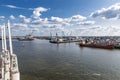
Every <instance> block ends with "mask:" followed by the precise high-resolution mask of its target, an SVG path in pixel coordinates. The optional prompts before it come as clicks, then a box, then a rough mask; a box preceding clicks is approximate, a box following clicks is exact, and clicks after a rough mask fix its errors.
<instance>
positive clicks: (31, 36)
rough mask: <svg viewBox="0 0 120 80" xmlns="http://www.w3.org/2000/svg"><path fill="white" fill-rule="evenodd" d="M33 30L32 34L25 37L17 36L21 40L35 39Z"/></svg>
mask: <svg viewBox="0 0 120 80" xmlns="http://www.w3.org/2000/svg"><path fill="white" fill-rule="evenodd" d="M32 34H33V31H32V33H31V34H29V35H26V36H24V37H21V38H17V39H18V40H19V41H33V40H34V37H33V35H32Z"/></svg>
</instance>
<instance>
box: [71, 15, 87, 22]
mask: <svg viewBox="0 0 120 80" xmlns="http://www.w3.org/2000/svg"><path fill="white" fill-rule="evenodd" d="M71 19H72V21H83V20H86V19H87V18H86V17H84V16H81V15H74V16H72V17H71Z"/></svg>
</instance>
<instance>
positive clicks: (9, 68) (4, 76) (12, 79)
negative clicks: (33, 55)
mask: <svg viewBox="0 0 120 80" xmlns="http://www.w3.org/2000/svg"><path fill="white" fill-rule="evenodd" d="M7 28H8V34H9V37H8V38H9V50H8V49H7V42H6V31H5V30H6V26H5V25H4V26H3V27H1V32H2V33H1V36H2V54H1V60H2V61H1V62H2V64H1V72H0V73H1V79H0V80H20V72H19V68H18V60H17V55H16V54H14V53H13V48H12V39H11V31H10V22H9V21H8V24H7Z"/></svg>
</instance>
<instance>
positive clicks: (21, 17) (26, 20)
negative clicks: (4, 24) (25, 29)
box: [19, 15, 31, 23]
mask: <svg viewBox="0 0 120 80" xmlns="http://www.w3.org/2000/svg"><path fill="white" fill-rule="evenodd" d="M19 18H20V19H21V20H22V22H23V23H29V22H30V21H31V18H26V16H23V15H19Z"/></svg>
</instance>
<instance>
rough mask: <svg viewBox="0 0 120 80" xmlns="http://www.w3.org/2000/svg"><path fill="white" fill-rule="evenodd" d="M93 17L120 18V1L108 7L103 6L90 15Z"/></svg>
mask: <svg viewBox="0 0 120 80" xmlns="http://www.w3.org/2000/svg"><path fill="white" fill-rule="evenodd" d="M90 16H91V17H93V18H96V17H101V18H104V19H111V18H117V19H119V18H120V3H116V4H114V5H112V6H109V7H108V8H102V9H100V10H97V11H95V12H93V13H91V15H90Z"/></svg>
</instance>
